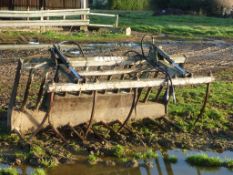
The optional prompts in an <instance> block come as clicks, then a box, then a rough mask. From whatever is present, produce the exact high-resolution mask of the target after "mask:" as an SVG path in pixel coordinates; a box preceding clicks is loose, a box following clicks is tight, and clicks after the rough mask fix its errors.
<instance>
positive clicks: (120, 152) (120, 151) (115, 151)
mask: <svg viewBox="0 0 233 175" xmlns="http://www.w3.org/2000/svg"><path fill="white" fill-rule="evenodd" d="M111 153H112V155H113V156H115V157H118V158H121V157H123V156H124V155H125V148H124V147H123V146H121V145H116V146H113V147H112V148H111Z"/></svg>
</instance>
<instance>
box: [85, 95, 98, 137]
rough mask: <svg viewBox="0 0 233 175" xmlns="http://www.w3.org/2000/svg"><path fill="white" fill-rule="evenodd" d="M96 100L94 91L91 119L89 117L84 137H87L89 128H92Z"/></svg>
mask: <svg viewBox="0 0 233 175" xmlns="http://www.w3.org/2000/svg"><path fill="white" fill-rule="evenodd" d="M96 98H97V92H96V91H94V94H93V104H92V111H91V117H90V120H89V124H88V126H87V130H86V133H85V137H87V135H88V133H89V131H90V129H91V127H92V124H93V119H94V115H95V107H96Z"/></svg>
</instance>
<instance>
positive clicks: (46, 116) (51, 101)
mask: <svg viewBox="0 0 233 175" xmlns="http://www.w3.org/2000/svg"><path fill="white" fill-rule="evenodd" d="M49 99H50V104H49V109H48V111H47V113H46V114H45V117H44V118H43V120H42V122H41V123H40V124H39V125H38V127H37V129H36V130H35V131H34V132H33V133H32V135H31V136H30V138H29V142H31V141H32V138H33V137H35V136H36V135H37V133H38V132H40V130H41V129H42V127H43V125H44V124H45V122H46V120H47V119H48V118H49V116H50V113H51V109H52V106H53V100H54V93H50V94H49Z"/></svg>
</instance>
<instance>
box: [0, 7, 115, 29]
mask: <svg viewBox="0 0 233 175" xmlns="http://www.w3.org/2000/svg"><path fill="white" fill-rule="evenodd" d="M89 16H100V17H111V18H115V23H114V24H92V23H91V21H90V19H89V18H88V17H89ZM118 24H119V16H118V15H113V14H102V13H91V12H90V9H89V8H87V9H67V10H40V11H5V10H3V11H0V28H3V27H43V26H96V27H118Z"/></svg>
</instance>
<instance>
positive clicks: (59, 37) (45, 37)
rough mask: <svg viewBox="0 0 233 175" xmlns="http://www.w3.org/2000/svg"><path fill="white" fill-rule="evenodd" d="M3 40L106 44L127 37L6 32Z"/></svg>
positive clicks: (105, 32) (96, 34)
mask: <svg viewBox="0 0 233 175" xmlns="http://www.w3.org/2000/svg"><path fill="white" fill-rule="evenodd" d="M0 36H2V37H3V38H4V39H8V40H9V41H10V40H11V39H13V40H14V39H17V38H18V39H19V40H20V38H21V37H22V36H24V37H25V38H38V39H39V40H40V41H42V42H43V41H51V42H55V41H64V40H65V41H67V40H75V41H79V42H84V41H85V42H107V41H118V40H125V39H127V38H128V37H127V36H125V35H124V34H122V33H121V32H112V31H103V32H87V33H84V32H59V31H46V32H43V33H38V32H22V31H21V32H20V31H19V32H17V31H7V32H2V33H1V34H0Z"/></svg>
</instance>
